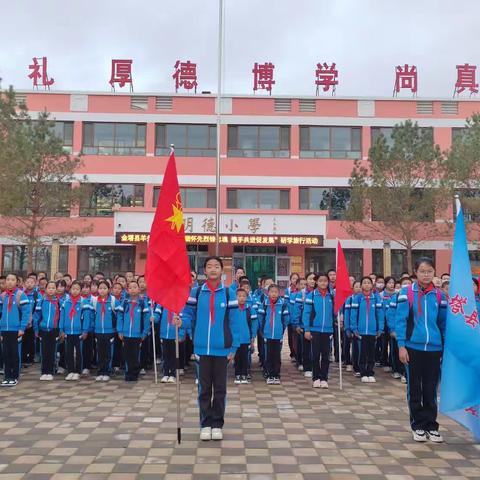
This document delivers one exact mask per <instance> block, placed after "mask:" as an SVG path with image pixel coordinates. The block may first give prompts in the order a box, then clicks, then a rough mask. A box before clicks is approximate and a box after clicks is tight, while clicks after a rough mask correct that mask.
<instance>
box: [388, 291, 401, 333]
mask: <svg viewBox="0 0 480 480" xmlns="http://www.w3.org/2000/svg"><path fill="white" fill-rule="evenodd" d="M397 301H398V293H394V294H393V295H392V296H391V297H390V303H389V304H388V308H387V310H386V311H385V320H386V324H387V327H388V330H389V331H390V332H396V328H395V317H396V315H397Z"/></svg>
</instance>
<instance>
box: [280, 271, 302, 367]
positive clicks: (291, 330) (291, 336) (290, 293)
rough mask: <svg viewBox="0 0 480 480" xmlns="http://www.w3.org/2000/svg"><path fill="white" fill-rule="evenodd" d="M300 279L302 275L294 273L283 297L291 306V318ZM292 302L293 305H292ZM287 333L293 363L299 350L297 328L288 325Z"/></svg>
mask: <svg viewBox="0 0 480 480" xmlns="http://www.w3.org/2000/svg"><path fill="white" fill-rule="evenodd" d="M299 278H300V275H299V274H298V273H292V274H291V275H290V285H289V286H288V287H287V288H286V289H285V293H284V295H283V298H284V299H285V301H286V302H287V304H288V306H289V313H290V318H293V305H295V297H294V295H295V294H296V293H297V281H298V279H299ZM290 302H291V303H290ZM287 333H288V348H289V349H290V358H291V359H292V361H294V360H293V359H294V358H295V352H296V350H297V343H296V341H297V338H296V335H295V334H296V332H295V327H294V325H293V323H292V322H290V323H289V324H288V327H287Z"/></svg>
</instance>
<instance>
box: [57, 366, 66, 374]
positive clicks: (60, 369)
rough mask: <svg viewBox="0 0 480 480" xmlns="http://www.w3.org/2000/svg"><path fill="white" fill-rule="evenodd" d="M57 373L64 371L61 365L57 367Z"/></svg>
mask: <svg viewBox="0 0 480 480" xmlns="http://www.w3.org/2000/svg"><path fill="white" fill-rule="evenodd" d="M57 373H60V374H63V373H65V369H64V368H63V367H58V368H57Z"/></svg>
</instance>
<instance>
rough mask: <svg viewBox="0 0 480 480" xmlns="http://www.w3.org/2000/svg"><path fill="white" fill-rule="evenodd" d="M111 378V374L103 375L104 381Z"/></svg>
mask: <svg viewBox="0 0 480 480" xmlns="http://www.w3.org/2000/svg"><path fill="white" fill-rule="evenodd" d="M109 380H110V376H109V375H104V376H103V377H102V382H108V381H109Z"/></svg>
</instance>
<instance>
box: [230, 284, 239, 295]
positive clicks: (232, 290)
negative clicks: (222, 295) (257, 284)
mask: <svg viewBox="0 0 480 480" xmlns="http://www.w3.org/2000/svg"><path fill="white" fill-rule="evenodd" d="M228 290H229V292H228V293H229V295H230V298H237V290H238V284H237V282H233V283H232V284H231V285H230V286H229V287H228Z"/></svg>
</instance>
